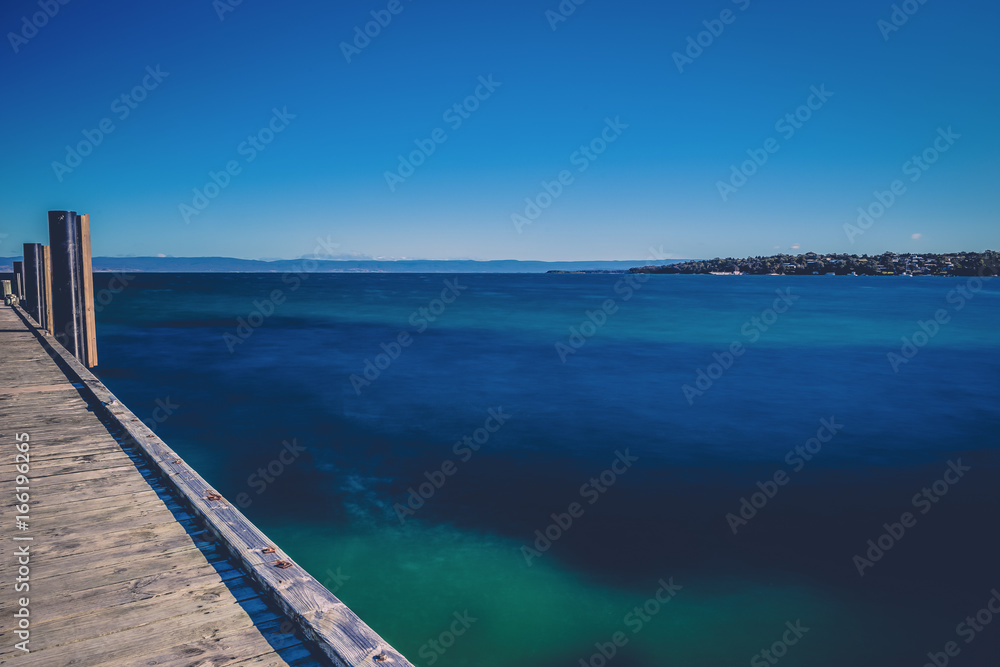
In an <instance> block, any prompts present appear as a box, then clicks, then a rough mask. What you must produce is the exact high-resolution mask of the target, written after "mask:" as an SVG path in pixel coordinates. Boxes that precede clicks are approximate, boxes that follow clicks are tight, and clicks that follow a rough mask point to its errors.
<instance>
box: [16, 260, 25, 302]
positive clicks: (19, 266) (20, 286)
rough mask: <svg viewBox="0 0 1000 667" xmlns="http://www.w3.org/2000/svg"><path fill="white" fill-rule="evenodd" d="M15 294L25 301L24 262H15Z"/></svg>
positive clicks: (19, 299) (18, 298)
mask: <svg viewBox="0 0 1000 667" xmlns="http://www.w3.org/2000/svg"><path fill="white" fill-rule="evenodd" d="M14 294H16V295H17V300H18V301H24V262H14Z"/></svg>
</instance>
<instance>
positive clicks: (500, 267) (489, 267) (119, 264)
mask: <svg viewBox="0 0 1000 667" xmlns="http://www.w3.org/2000/svg"><path fill="white" fill-rule="evenodd" d="M20 260H21V258H20V257H0V272H10V271H13V266H12V263H13V262H15V261H20ZM661 261H663V262H664V263H667V264H669V263H672V262H682V261H685V260H681V259H677V260H673V259H668V260H661ZM93 262H94V271H124V272H134V273H289V272H296V271H306V272H310V273H312V272H318V273H545V272H547V271H553V270H557V271H628V270H629V269H630V268H632V267H635V266H642V265H643V264H647V263H648V262H649V260H648V259H646V260H635V261H627V260H626V261H593V262H539V261H521V260H516V259H500V260H490V261H477V260H466V259H399V260H377V259H361V260H346V259H345V260H341V259H308V258H304V259H277V260H269V261H265V260H259V259H235V258H233V257H94V259H93Z"/></svg>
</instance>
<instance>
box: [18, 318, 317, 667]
mask: <svg viewBox="0 0 1000 667" xmlns="http://www.w3.org/2000/svg"><path fill="white" fill-rule="evenodd" d="M0 350H2V354H0V442H2V443H3V444H4V451H5V454H4V456H3V463H0V520H2V521H3V526H4V538H3V540H0V578H2V579H3V580H2V581H0V587H2V588H3V590H5V591H8V594H7V595H4V596H0V606H2V610H0V635H2V636H3V637H4V641H3V643H2V644H0V664H6V663H7V662H10V663H11V664H16V665H26V666H27V665H45V666H46V667H48V666H50V665H107V664H115V665H133V664H143V665H147V664H159V665H227V664H236V663H246V664H268V665H319V664H329V662H328V661H327V660H326V658H325V656H323V655H322V654H321V653H319V652H317V651H315V649H314V648H313V647H312V645H311V643H310V642H308V641H307V640H305V639H304V638H303V636H302V634H301V633H299V632H297V631H296V629H295V625H294V623H292V621H291V620H290V619H288V618H287V617H286V616H285V615H284V614H283V613H282V612H281V611H280V610H279V609H278V607H277V606H276V605H274V604H272V603H271V602H270V600H269V598H267V597H266V596H263V595H262V594H261V591H260V588H259V587H258V586H256V585H251V580H250V579H249V578H248V577H247V576H246V573H245V572H243V571H242V570H240V569H239V568H238V567H237V563H236V561H234V560H233V559H232V558H231V557H230V555H229V553H228V552H227V551H225V550H224V549H222V548H221V547H220V545H219V542H218V539H217V538H215V537H214V535H211V534H210V533H208V532H207V531H206V530H205V528H204V526H203V525H201V523H200V520H198V519H196V518H195V515H194V514H193V513H192V512H191V511H190V509H189V508H188V507H187V506H186V505H184V504H182V503H180V502H179V499H178V498H177V497H176V496H171V495H170V494H169V493H168V487H167V486H166V485H164V483H163V482H162V480H159V479H158V478H156V477H155V475H154V471H153V469H152V468H151V467H150V466H149V465H147V464H146V462H145V460H144V459H143V458H142V456H141V455H140V453H139V452H138V451H137V450H134V449H131V448H130V447H129V446H128V444H127V443H126V444H124V445H123V444H120V443H119V442H118V441H117V440H116V439H115V437H114V436H113V435H112V434H111V433H110V432H109V429H108V425H107V424H105V423H103V422H102V421H101V418H100V416H99V415H97V414H95V413H94V411H93V407H92V406H93V405H95V404H94V402H93V400H92V398H91V400H90V404H89V405H88V401H87V400H86V398H87V397H88V395H87V390H86V389H84V388H83V383H82V382H80V378H79V377H76V376H73V375H68V374H67V373H66V372H65V367H64V368H62V369H61V368H60V366H59V365H57V360H59V361H60V362H61V361H62V359H61V357H60V356H59V354H58V353H57V350H61V348H60V347H59V346H58V345H57V346H55V348H50V347H49V346H47V345H46V344H45V343H44V342H40V337H36V335H35V334H34V333H32V330H31V329H29V328H28V324H27V323H26V321H24V320H22V319H21V318H20V317H18V316H17V315H16V313H15V312H14V311H13V310H11V309H8V308H3V309H0ZM50 350H51V352H50ZM50 353H51V355H52V356H50ZM74 385H75V386H74ZM19 432H27V433H29V434H30V436H31V441H30V444H31V449H30V455H31V462H30V465H31V471H30V473H29V474H28V477H29V478H30V481H29V487H30V490H31V494H32V497H31V500H30V502H29V506H30V511H29V519H28V524H29V530H28V531H26V532H25V533H20V535H22V536H23V535H28V536H30V537H32V538H33V540H32V541H31V542H30V543H28V544H30V550H31V563H30V566H31V579H30V585H31V588H30V590H29V591H28V592H23V593H22V594H23V595H25V597H28V598H29V600H30V603H29V608H30V610H31V617H30V618H31V626H30V629H31V633H32V634H31V641H30V644H29V646H30V648H31V649H32V650H31V652H30V653H24V652H22V651H19V650H17V649H16V648H14V643H15V641H16V639H15V638H14V635H13V633H12V632H11V630H12V629H13V628H12V627H11V619H13V616H12V613H13V610H11V609H9V607H10V606H11V605H12V602H13V601H12V599H11V598H12V595H13V594H12V593H11V591H12V590H13V581H10V579H12V578H13V576H14V575H13V574H12V572H13V571H14V570H13V568H12V563H14V562H15V561H14V554H13V552H14V549H15V547H16V546H20V545H23V544H25V542H14V541H12V539H11V537H12V536H11V535H10V534H9V533H10V532H11V531H10V530H9V528H10V527H12V526H13V523H14V517H13V505H14V504H15V502H14V486H15V484H16V482H15V479H16V471H15V470H14V467H13V455H12V454H13V452H12V451H8V448H9V449H11V450H12V447H11V445H12V443H13V442H14V433H19Z"/></svg>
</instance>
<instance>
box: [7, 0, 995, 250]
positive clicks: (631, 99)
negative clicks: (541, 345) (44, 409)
mask: <svg viewBox="0 0 1000 667" xmlns="http://www.w3.org/2000/svg"><path fill="white" fill-rule="evenodd" d="M397 3H398V4H397ZM902 4H904V5H906V8H907V9H910V10H911V11H912V14H905V13H904V12H902V9H900V12H901V13H897V16H896V21H897V23H899V24H900V25H898V26H897V25H894V24H892V23H891V22H890V21H891V19H892V14H893V6H892V3H890V2H886V3H884V4H883V3H881V2H873V1H872V0H843V1H842V2H838V3H803V2H792V1H791V0H772V1H771V2H763V1H762V0H738V2H733V1H731V0H705V1H697V2H685V3H662V2H651V1H638V0H618V1H616V2H610V1H609V0H586V2H584V3H583V4H581V5H578V6H577V5H575V4H573V3H572V0H566V1H565V2H563V3H562V6H563V7H564V8H567V7H573V8H574V11H573V12H572V13H571V14H569V15H568V16H563V15H561V14H558V12H559V7H560V3H559V2H558V0H549V1H541V0H539V1H537V2H531V1H527V0H505V1H503V2H501V1H499V0H497V1H484V2H468V1H467V0H466V1H465V2H459V1H457V0H454V1H453V0H439V1H437V2H430V1H429V0H397V2H389V0H385V1H383V0H373V1H370V2H347V3H327V2H318V1H311V0H308V1H307V0H289V1H287V2H282V3H277V2H265V1H264V0H243V1H242V2H241V3H240V4H238V5H236V6H230V5H229V4H228V3H227V0H218V1H217V2H214V3H213V2H212V0H171V1H170V2H166V1H162V0H149V1H146V2H141V3H140V2H124V1H118V0H107V1H105V2H100V3H97V2H93V1H88V0H69V2H68V3H67V4H65V5H62V4H59V2H58V0H42V2H41V6H47V5H51V6H49V13H54V16H51V17H48V16H44V15H43V14H40V15H38V16H36V17H35V23H37V24H43V25H41V27H38V28H37V29H34V28H35V26H30V24H31V22H32V17H33V16H34V15H36V14H38V13H39V12H42V11H43V9H42V8H40V5H39V2H38V0H35V1H34V2H28V1H22V0H9V1H8V2H5V3H4V6H3V9H2V10H0V28H2V30H3V33H4V35H5V39H4V44H3V45H2V47H0V89H2V90H3V91H4V104H2V105H0V117H2V120H3V127H4V132H3V137H2V139H0V147H2V152H3V159H2V161H0V180H2V183H3V187H2V189H0V231H2V233H6V234H7V235H8V236H7V237H2V236H0V255H15V254H19V252H18V250H17V248H19V247H20V243H22V242H24V241H45V229H46V228H45V219H46V218H45V211H46V210H48V209H57V208H71V209H75V210H77V211H81V212H88V213H90V214H91V224H92V227H93V249H94V254H95V255H156V254H165V255H175V256H208V255H224V256H233V257H245V258H274V257H284V258H294V257H299V256H302V255H305V254H310V253H313V252H315V251H316V249H317V239H318V238H321V239H324V240H326V241H327V248H333V249H332V250H329V249H327V250H322V251H321V252H323V253H333V254H340V255H343V256H354V257H369V256H370V257H396V258H402V257H408V258H434V259H441V258H471V259H504V258H513V259H543V260H577V259H642V260H645V259H649V258H650V257H651V256H650V250H649V249H650V248H656V249H657V251H658V252H660V249H661V248H662V254H663V255H665V256H671V257H714V256H718V255H721V256H725V255H734V256H744V255H757V254H773V253H775V252H779V251H781V252H805V251H807V250H816V251H826V252H834V251H836V252H857V253H863V252H868V253H873V252H881V251H883V250H887V249H892V250H897V251H927V252H933V251H951V250H959V249H965V250H982V249H986V248H994V249H995V248H1000V231H998V229H1000V226H998V225H997V217H998V215H997V214H998V205H997V199H996V196H995V192H996V185H995V184H996V183H997V181H998V178H1000V164H998V162H997V160H996V157H997V155H998V154H1000V150H998V149H1000V132H998V130H997V124H996V117H997V106H998V101H1000V81H998V72H1000V51H998V49H997V48H996V46H995V34H994V31H995V26H996V24H997V20H998V19H1000V9H998V7H997V5H996V4H995V3H991V2H986V1H985V0H984V1H972V0H957V1H951V2H944V1H943V0H926V2H925V3H924V4H920V3H919V2H918V0H911V1H910V2H909V3H902ZM675 5H676V6H675ZM56 7H58V11H57V12H56V11H55V8H56ZM222 8H227V9H228V10H231V11H223V9H222ZM390 9H395V10H397V13H395V14H394V13H392V12H391V11H390ZM372 12H375V13H376V14H375V17H373V15H372ZM547 12H549V13H548V14H547ZM723 12H726V13H723ZM566 13H567V14H568V11H567V12H566ZM904 15H905V16H906V21H905V23H904V22H903V21H902V19H901V17H902V16H904ZM554 16H558V17H559V18H560V19H562V18H565V20H559V21H556V20H555V19H553V17H554ZM25 17H27V18H25ZM378 18H381V19H382V21H383V23H387V25H384V26H379V25H377V24H372V25H370V26H369V31H370V32H372V33H375V32H376V27H377V28H378V29H377V35H376V36H374V37H371V38H370V41H369V42H367V43H366V42H365V41H362V40H359V41H358V42H357V44H358V45H360V46H361V47H363V48H359V47H358V46H356V45H353V44H352V46H351V48H350V49H348V51H349V53H347V54H346V55H345V49H344V47H343V46H342V43H348V44H351V43H352V42H353V41H354V40H355V37H356V31H355V28H356V27H358V28H360V30H362V31H363V30H364V28H365V24H366V23H369V22H371V21H375V20H377V19H378ZM387 18H391V21H387ZM43 19H44V20H43ZM880 20H883V21H886V22H887V23H883V24H882V26H881V27H880V25H879V21H880ZM25 21H27V22H28V25H29V26H30V27H26V24H25ZM706 22H707V25H706ZM553 26H554V29H553ZM886 26H891V27H892V29H890V28H886ZM897 27H898V29H895V28H897ZM713 30H714V32H716V33H718V34H712V31H713ZM699 33H702V34H701V35H700V36H699ZM689 38H691V40H693V41H694V42H695V43H697V41H698V40H699V39H700V41H701V43H702V46H701V47H691V46H690V44H691V42H689V41H688V40H689ZM689 48H690V49H691V50H690V51H689V52H688V54H687V56H685V57H688V58H689V60H686V61H682V62H680V65H681V67H680V68H679V67H678V58H677V57H676V56H675V55H674V54H675V53H682V54H683V53H684V52H685V50H686V49H689ZM699 48H700V52H699V50H698V49H699ZM692 56H693V57H692ZM348 57H349V58H350V62H348ZM147 68H149V69H147ZM157 68H159V69H158V71H159V72H160V74H157V75H156V76H153V75H151V74H149V72H150V71H152V72H156V71H157ZM680 69H682V70H683V71H680ZM481 77H482V78H481ZM144 81H145V83H146V88H145V89H142V88H141V87H142V85H143V83H144ZM481 81H487V82H489V85H488V86H485V85H483V84H482V83H481ZM136 86H140V90H139V91H137V93H136V95H135V98H144V99H142V100H141V101H137V100H133V99H132V93H131V92H130V91H133V89H135V87H136ZM813 87H815V89H816V90H825V91H828V92H829V93H830V95H829V96H828V97H827V95H825V94H824V95H823V98H824V99H823V100H822V101H820V98H817V97H812V98H810V95H813V93H812V92H811V89H812V88H813ZM823 87H825V88H823ZM477 90H478V93H479V98H478V99H477V98H476V97H475V95H476V92H477ZM122 95H127V96H129V97H128V98H126V99H125V100H123V99H122V97H121V96H122ZM470 96H472V97H471V98H470ZM810 102H811V103H812V105H813V107H814V108H813V109H809V108H808V106H807V107H804V108H802V109H800V108H799V107H801V106H802V105H807V104H808V103H810ZM456 104H458V105H462V104H465V105H466V106H465V107H464V111H463V112H462V114H463V116H464V117H463V116H459V115H458V112H456V111H454V110H452V111H451V112H450V113H449V114H448V115H446V112H448V110H449V109H453V106H454V105H456ZM133 107H134V108H133ZM462 108H463V107H461V106H460V109H462ZM470 109H471V110H470ZM797 109H798V113H799V114H800V118H805V117H808V118H807V120H804V121H797V124H798V127H795V128H793V129H794V133H791V134H790V131H789V130H788V127H789V125H788V124H785V125H779V122H780V121H782V119H783V118H784V117H785V115H786V114H788V113H793V114H794V113H796V110H797ZM275 110H277V111H278V116H277V117H276V116H275ZM126 111H127V112H128V113H127V115H125V112H126ZM292 116H294V117H292ZM609 119H610V124H609ZM459 120H460V121H461V124H460V125H459V124H458V121H459ZM102 121H103V122H104V127H105V128H107V127H109V123H110V125H111V126H113V131H112V132H110V133H108V134H104V135H103V136H102V137H101V139H100V143H96V141H94V139H95V138H96V137H97V136H98V134H97V133H96V132H99V131H100V127H101V124H102ZM269 125H270V127H269ZM624 126H627V127H624ZM612 127H613V128H614V129H610V128H612ZM606 128H609V129H606ZM948 128H951V130H950V135H948V132H949V130H948ZM274 129H279V130H280V131H277V132H274V131H273V130H274ZM435 130H438V132H437V134H436V135H435ZM262 131H263V132H262ZM939 131H940V132H941V133H940V134H939ZM85 132H87V133H89V137H90V138H89V139H88V138H87V136H88V135H85V134H84V133H85ZM602 132H603V133H604V135H605V137H604V138H602ZM101 134H103V132H102V133H101ZM945 135H947V136H950V137H951V139H949V140H947V141H945V140H941V141H938V148H947V150H944V151H939V150H938V148H935V147H934V146H935V140H936V139H937V138H938V137H942V136H945ZM955 135H958V136H957V137H956V136H955ZM253 136H257V137H258V139H256V141H258V146H260V147H262V150H258V149H256V148H254V147H253V146H252V144H251V143H244V142H248V138H249V137H253ZM433 136H437V138H438V139H439V140H441V139H444V141H443V143H438V142H435V141H434V139H433V138H432V137H433ZM606 138H613V139H614V140H613V141H610V142H606V141H605V139H606ZM768 139H772V142H771V143H770V144H769V145H770V147H771V148H772V149H774V148H775V147H776V148H777V150H776V152H770V153H769V152H767V151H766V150H764V147H765V144H766V142H767V141H768ZM267 140H270V143H266V144H264V143H262V142H264V141H267ZM80 142H84V145H83V147H82V149H81V152H88V153H89V154H88V155H86V156H81V157H80V158H79V161H78V162H77V161H76V159H75V158H74V157H73V156H68V154H67V146H71V147H74V148H76V147H78V145H79V144H80ZM417 142H420V143H421V144H422V145H423V146H424V149H425V150H424V152H425V153H430V154H429V155H424V154H420V153H418V154H416V156H415V158H414V161H415V162H421V164H420V165H419V166H416V167H414V168H413V171H412V173H410V171H409V170H408V168H406V167H405V166H404V167H403V168H402V170H400V160H399V157H398V156H400V155H403V156H404V157H406V158H407V160H409V156H410V155H411V153H413V151H419V150H420V149H419V148H418V143H417ZM592 142H594V143H593V144H592ZM93 143H96V145H93V146H91V145H90V144H93ZM431 145H433V147H434V150H433V152H430V150H429V147H430V146H431ZM588 145H592V146H593V148H592V149H589V150H590V151H591V152H590V157H588V156H587V155H586V154H585V153H583V152H580V151H581V147H586V146H588ZM88 149H90V150H88ZM598 149H603V152H601V153H599V154H598V153H597V152H596V151H597V150H598ZM925 150H927V151H929V153H928V156H929V157H932V158H935V161H934V162H933V164H925V165H924V167H926V169H924V168H922V167H917V168H916V170H914V166H913V164H912V163H911V164H910V165H909V170H907V163H908V162H909V161H910V160H911V159H912V158H913V156H915V155H916V156H920V155H921V154H922V153H924V151H925ZM748 151H750V153H748ZM752 155H756V156H757V157H758V161H759V162H763V164H759V165H757V164H753V163H749V164H748V165H743V163H744V162H745V161H747V160H749V159H751V156H752ZM763 155H766V157H767V160H766V162H764V161H763V160H762V159H761V157H762V156H763ZM251 157H253V159H252V160H251V159H250V158H251ZM57 163H58V164H57ZM227 164H230V166H233V172H234V173H233V174H229V175H227V176H228V184H226V186H225V187H223V188H218V190H217V191H216V190H215V189H214V188H213V186H209V188H208V190H209V194H214V195H215V196H214V197H213V198H211V199H209V198H207V197H206V199H204V200H201V199H198V196H197V195H196V193H195V192H194V191H195V190H196V189H197V190H199V191H203V190H204V188H205V186H206V184H208V183H211V182H212V181H211V178H210V173H211V172H214V173H216V174H217V175H218V174H219V173H220V172H224V171H225V170H226V167H227ZM60 165H61V166H60ZM71 165H75V166H71ZM734 165H735V167H736V168H737V170H739V169H740V168H741V166H743V167H744V172H752V173H751V175H749V176H745V182H743V181H742V179H741V176H744V175H740V176H735V177H734V176H733V172H732V168H733V166H734ZM583 167H586V168H585V169H582V168H583ZM561 172H563V173H562V176H563V179H564V183H559V178H560V173H561ZM387 173H389V174H395V176H388V177H387ZM917 173H919V178H917V179H916V180H911V179H912V178H913V176H914V175H916V174H917ZM217 180H220V181H222V182H225V181H226V180H227V178H226V176H217ZM895 180H899V181H900V182H901V183H900V184H899V185H902V186H903V187H905V190H904V191H902V192H903V193H902V194H900V195H898V196H894V201H892V203H891V204H888V205H886V206H884V211H883V212H882V215H881V216H878V217H873V218H872V222H871V224H868V225H867V228H865V229H861V230H860V231H861V233H851V232H850V228H849V229H847V230H845V227H844V226H845V224H847V225H851V224H854V225H857V218H858V207H862V208H863V209H871V210H872V211H873V212H876V213H877V212H878V210H879V206H881V204H878V201H877V197H876V194H875V193H876V191H879V192H884V191H890V192H891V184H892V183H893V181H895ZM543 181H544V182H546V183H548V184H549V186H548V189H549V191H550V192H551V193H557V196H554V197H553V196H551V194H549V193H547V192H546V189H545V187H544V185H543ZM720 183H728V187H727V186H724V185H722V186H720ZM734 184H735V185H734ZM897 188H898V185H897ZM526 199H528V200H534V201H535V202H536V203H537V204H542V205H547V206H546V207H544V208H542V207H539V208H538V209H537V210H534V209H532V208H531V206H530V205H529V203H527V202H526V201H525V200H526ZM882 199H883V203H884V202H887V201H888V199H887V195H883V197H882ZM873 204H877V205H876V206H875V207H874V208H871V207H872V206H873ZM196 205H199V206H201V208H200V210H199V208H198V207H197V206H196ZM187 207H189V208H187ZM536 214H537V215H536ZM512 216H513V217H512ZM517 216H521V217H517ZM858 229H860V228H858ZM855 231H857V230H855ZM334 244H335V245H334Z"/></svg>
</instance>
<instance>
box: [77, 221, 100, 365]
mask: <svg viewBox="0 0 1000 667" xmlns="http://www.w3.org/2000/svg"><path fill="white" fill-rule="evenodd" d="M79 219H80V269H81V275H82V278H83V280H82V288H83V358H82V359H81V361H83V364H84V365H85V366H86V367H87V368H93V367H94V366H96V365H97V321H96V319H95V312H94V262H93V260H92V259H91V257H90V215H89V214H88V213H84V214H82V215H81V216H80V218H79Z"/></svg>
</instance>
